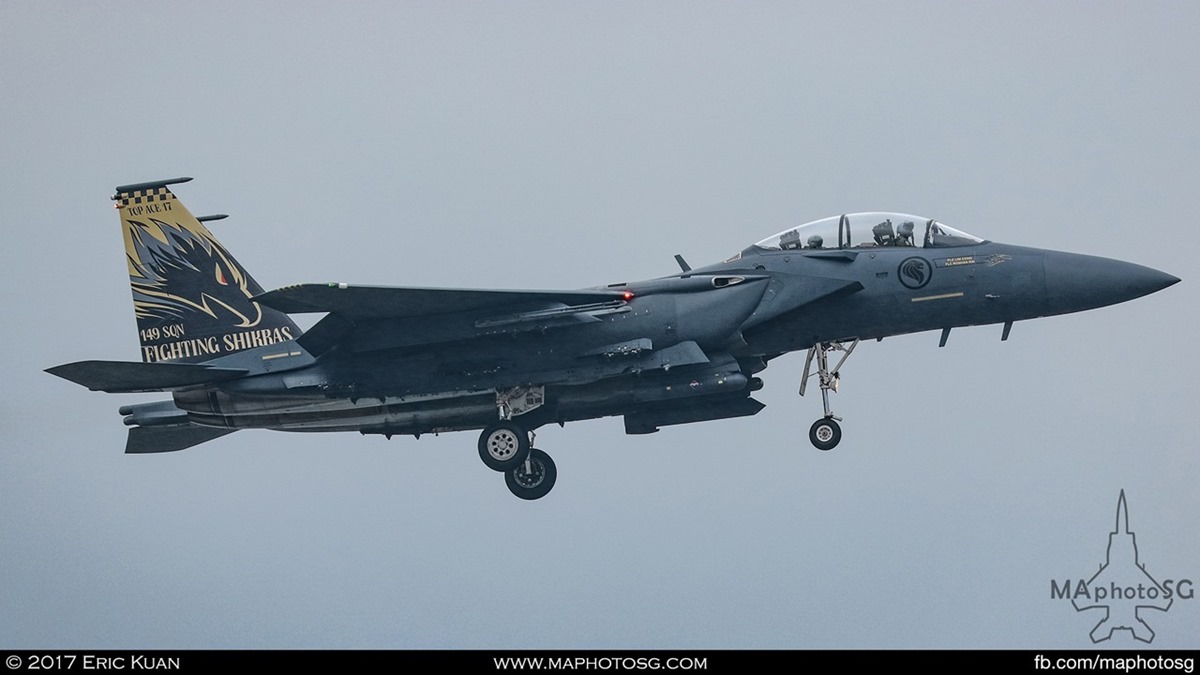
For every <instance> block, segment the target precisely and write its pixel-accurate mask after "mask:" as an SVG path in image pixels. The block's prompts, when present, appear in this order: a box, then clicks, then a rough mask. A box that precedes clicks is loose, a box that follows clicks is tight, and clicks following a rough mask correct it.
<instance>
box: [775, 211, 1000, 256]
mask: <svg viewBox="0 0 1200 675" xmlns="http://www.w3.org/2000/svg"><path fill="white" fill-rule="evenodd" d="M980 243H983V240H982V239H980V238H978V237H973V236H971V235H969V234H967V233H966V232H962V231H961V230H956V229H954V228H953V227H947V226H946V225H943V224H941V223H939V222H937V221H936V220H930V219H928V218H921V217H920V216H910V215H908V214H904V213H880V212H874V213H850V214H846V215H842V216H833V217H830V218H824V219H822V220H814V221H813V222H811V223H806V224H804V225H801V226H800V227H793V228H791V229H790V230H785V231H783V232H780V233H779V234H777V235H775V236H773V237H768V238H766V239H763V240H762V241H760V242H758V243H757V244H755V246H757V247H759V248H765V249H767V250H774V251H781V250H782V251H788V250H796V249H805V250H808V249H838V248H876V247H880V246H892V247H914V248H949V247H952V246H970V245H972V244H980Z"/></svg>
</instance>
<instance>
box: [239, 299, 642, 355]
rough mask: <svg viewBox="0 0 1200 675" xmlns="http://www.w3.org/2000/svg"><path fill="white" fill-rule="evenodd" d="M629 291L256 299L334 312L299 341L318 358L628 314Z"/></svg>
mask: <svg viewBox="0 0 1200 675" xmlns="http://www.w3.org/2000/svg"><path fill="white" fill-rule="evenodd" d="M627 298H628V295H627V294H626V293H625V291H622V290H616V289H614V290H582V291H521V290H479V289H461V288H407V287H389V286H349V285H346V284H301V285H297V286H287V287H284V288H280V289H277V290H274V291H271V292H269V293H264V294H262V295H259V296H257V297H255V298H254V299H255V300H256V301H258V302H260V303H262V304H264V305H266V306H268V307H272V308H274V309H278V310H280V311H283V312H287V313H289V314H305V313H314V312H328V313H329V316H327V317H325V318H324V319H322V320H321V321H319V322H318V323H317V324H316V325H315V326H313V327H312V329H310V330H309V331H308V332H307V333H305V334H304V335H303V336H302V337H301V338H300V340H299V342H300V344H301V345H302V346H303V347H304V348H305V349H307V350H308V351H309V352H310V353H312V354H313V355H314V356H315V355H318V354H321V353H323V352H325V351H327V350H328V349H330V348H332V347H333V346H334V345H339V344H346V345H348V346H349V347H350V348H351V349H354V350H355V351H368V350H371V349H382V348H388V347H399V346H412V345H420V344H432V343H438V342H446V341H450V340H461V339H469V338H472V337H478V336H481V335H494V334H497V333H503V332H519V331H525V330H546V329H549V328H556V327H560V326H564V325H572V324H578V323H586V322H592V321H597V320H598V319H597V318H596V317H597V316H600V315H602V314H606V313H611V312H617V311H626V300H627Z"/></svg>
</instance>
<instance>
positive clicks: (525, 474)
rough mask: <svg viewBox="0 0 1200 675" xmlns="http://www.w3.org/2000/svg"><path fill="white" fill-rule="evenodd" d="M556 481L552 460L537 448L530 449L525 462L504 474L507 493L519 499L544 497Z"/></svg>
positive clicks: (556, 474) (556, 473)
mask: <svg viewBox="0 0 1200 675" xmlns="http://www.w3.org/2000/svg"><path fill="white" fill-rule="evenodd" d="M556 480H558V469H557V468H556V467H555V466H554V460H552V459H550V455H547V454H546V453H544V452H542V451H541V450H538V449H537V448H533V449H531V450H530V451H529V457H528V458H526V460H525V461H523V462H521V463H520V464H518V465H517V467H516V468H515V469H512V470H511V471H507V472H505V474H504V482H505V483H507V484H508V489H509V491H510V492H512V493H513V494H514V495H516V496H518V497H520V498H521V499H530V500H533V499H541V498H542V497H545V496H546V494H547V493H549V492H550V488H553V487H554V481H556Z"/></svg>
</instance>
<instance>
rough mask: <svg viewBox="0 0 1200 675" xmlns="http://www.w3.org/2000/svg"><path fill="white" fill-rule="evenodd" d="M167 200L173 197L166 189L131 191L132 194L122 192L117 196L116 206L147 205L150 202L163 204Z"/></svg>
mask: <svg viewBox="0 0 1200 675" xmlns="http://www.w3.org/2000/svg"><path fill="white" fill-rule="evenodd" d="M168 199H175V195H174V194H172V193H171V190H170V189H168V188H166V187H156V188H148V189H146V190H133V191H132V192H122V193H121V194H119V195H117V206H129V205H130V204H149V203H151V202H165V201H167V200H168Z"/></svg>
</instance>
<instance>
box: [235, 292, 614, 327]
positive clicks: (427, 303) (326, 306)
mask: <svg viewBox="0 0 1200 675" xmlns="http://www.w3.org/2000/svg"><path fill="white" fill-rule="evenodd" d="M626 297H627V296H626V295H625V292H624V291H621V290H612V291H608V290H584V291H515V290H483V289H470V288H416V287H404V286H350V285H347V284H298V285H295V286H285V287H283V288H279V289H276V290H273V291H269V292H267V293H263V294H262V295H258V296H255V297H254V298H253V299H254V300H255V301H257V302H261V303H262V304H264V305H266V306H268V307H273V308H275V309H277V310H279V311H281V312H287V313H288V314H307V313H313V312H331V313H333V314H339V315H341V316H343V317H346V318H348V319H382V318H402V317H411V316H430V315H436V314H452V313H455V312H470V311H474V310H480V309H493V308H498V307H505V306H512V305H544V304H550V303H562V304H566V305H581V304H587V303H594V302H606V301H611V300H622V299H625V298H626Z"/></svg>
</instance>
